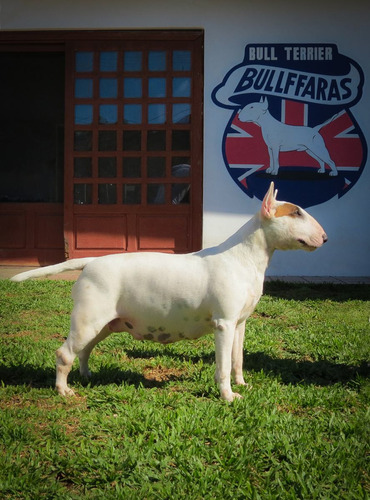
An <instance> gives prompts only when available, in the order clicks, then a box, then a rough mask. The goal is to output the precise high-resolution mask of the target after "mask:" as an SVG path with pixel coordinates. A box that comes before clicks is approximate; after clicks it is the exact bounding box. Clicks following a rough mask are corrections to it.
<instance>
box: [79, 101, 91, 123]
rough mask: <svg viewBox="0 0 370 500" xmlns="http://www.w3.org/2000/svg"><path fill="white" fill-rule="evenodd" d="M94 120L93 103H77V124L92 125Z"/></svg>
mask: <svg viewBox="0 0 370 500" xmlns="http://www.w3.org/2000/svg"><path fill="white" fill-rule="evenodd" d="M92 121H93V107H92V104H77V105H76V106H75V124H76V125H90V124H91V123H92Z"/></svg>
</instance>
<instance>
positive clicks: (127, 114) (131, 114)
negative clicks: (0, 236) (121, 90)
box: [123, 104, 142, 125]
mask: <svg viewBox="0 0 370 500" xmlns="http://www.w3.org/2000/svg"><path fill="white" fill-rule="evenodd" d="M141 116H142V111H141V104H125V105H124V106H123V122H124V123H128V124H130V125H136V124H139V123H141Z"/></svg>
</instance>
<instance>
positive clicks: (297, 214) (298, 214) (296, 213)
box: [293, 208, 303, 217]
mask: <svg viewBox="0 0 370 500" xmlns="http://www.w3.org/2000/svg"><path fill="white" fill-rule="evenodd" d="M293 215H296V216H297V217H302V215H303V214H302V212H301V211H300V210H299V208H297V210H296V211H295V212H294V213H293Z"/></svg>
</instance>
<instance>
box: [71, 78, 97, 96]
mask: <svg viewBox="0 0 370 500" xmlns="http://www.w3.org/2000/svg"><path fill="white" fill-rule="evenodd" d="M92 96H93V81H92V79H91V78H76V80H75V97H85V98H87V97H92Z"/></svg>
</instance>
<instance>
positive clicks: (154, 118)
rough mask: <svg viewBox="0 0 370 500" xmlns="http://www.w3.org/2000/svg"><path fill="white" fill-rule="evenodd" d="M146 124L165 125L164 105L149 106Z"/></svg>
mask: <svg viewBox="0 0 370 500" xmlns="http://www.w3.org/2000/svg"><path fill="white" fill-rule="evenodd" d="M148 123H166V105H165V104H149V106H148Z"/></svg>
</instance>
